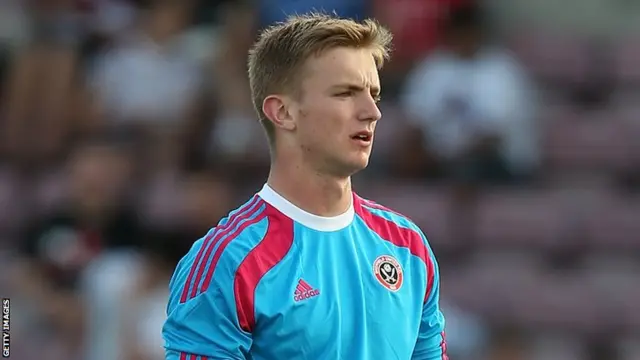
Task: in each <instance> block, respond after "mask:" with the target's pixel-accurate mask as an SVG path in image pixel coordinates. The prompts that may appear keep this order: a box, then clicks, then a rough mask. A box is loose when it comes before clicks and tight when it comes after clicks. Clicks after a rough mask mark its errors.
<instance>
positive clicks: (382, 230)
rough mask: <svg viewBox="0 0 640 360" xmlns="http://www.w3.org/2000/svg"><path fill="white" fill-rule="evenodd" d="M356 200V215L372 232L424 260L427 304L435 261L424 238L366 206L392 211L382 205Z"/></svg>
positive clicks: (356, 198)
mask: <svg viewBox="0 0 640 360" xmlns="http://www.w3.org/2000/svg"><path fill="white" fill-rule="evenodd" d="M354 198H355V201H354V203H355V204H354V207H355V211H356V213H357V214H358V215H359V216H360V217H361V218H362V219H363V220H364V222H365V223H366V224H367V226H368V227H369V228H370V229H371V230H372V231H374V232H375V233H376V234H378V235H379V236H380V237H381V238H382V239H384V240H386V241H388V242H390V243H392V244H394V245H395V246H398V247H403V248H406V249H409V251H410V252H411V254H412V255H414V256H417V257H419V258H420V259H422V261H423V262H424V264H425V266H426V267H427V289H426V291H425V295H424V302H425V303H426V302H427V299H428V298H429V294H430V293H431V289H432V288H433V281H434V277H435V268H434V264H433V261H431V256H430V255H429V250H428V249H427V246H426V245H425V243H424V240H423V239H422V236H421V235H420V234H419V233H417V232H416V231H413V230H411V229H407V228H404V227H402V226H399V225H398V224H396V223H394V222H393V221H390V220H387V219H385V218H383V217H380V216H378V215H376V214H374V213H372V212H371V211H369V210H367V208H366V207H365V206H370V207H372V208H376V209H379V210H384V211H391V210H388V209H386V208H385V207H383V206H381V205H377V204H375V203H372V202H369V201H367V200H364V199H361V198H360V197H357V196H355V197H354ZM371 204H374V205H375V206H372V205H371ZM363 205H364V206H363ZM391 212H393V211H391ZM396 214H397V213H396ZM398 215H400V214H398ZM400 216H402V215H400Z"/></svg>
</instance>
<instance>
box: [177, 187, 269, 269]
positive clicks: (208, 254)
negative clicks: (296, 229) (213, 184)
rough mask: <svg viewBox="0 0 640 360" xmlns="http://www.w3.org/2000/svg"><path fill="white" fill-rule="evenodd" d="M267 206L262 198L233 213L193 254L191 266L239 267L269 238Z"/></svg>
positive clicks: (203, 240)
mask: <svg viewBox="0 0 640 360" xmlns="http://www.w3.org/2000/svg"><path fill="white" fill-rule="evenodd" d="M266 208H267V205H266V203H265V202H264V201H263V200H262V199H260V198H259V197H258V196H253V197H252V198H251V199H249V201H247V202H245V203H244V204H242V205H241V206H239V207H237V208H236V209H234V210H232V211H231V212H229V213H228V214H227V215H226V216H225V217H223V218H222V219H221V220H220V221H219V222H218V224H217V225H216V226H215V227H213V228H211V229H210V230H209V231H208V232H207V233H206V234H205V235H204V236H202V237H201V238H200V239H198V240H196V241H195V242H194V243H193V246H192V247H191V249H190V250H189V253H188V254H187V257H188V258H189V261H188V262H189V263H193V262H197V263H201V262H202V261H212V262H219V261H220V259H221V258H222V259H224V261H225V262H226V263H228V264H230V263H233V264H235V265H234V266H237V265H238V263H239V262H241V261H242V259H244V258H245V257H246V256H247V255H248V253H249V252H250V251H251V250H252V249H253V247H255V246H256V245H257V244H258V243H259V242H260V241H261V240H262V239H263V238H264V236H265V234H266V231H267V217H268V212H267V211H266Z"/></svg>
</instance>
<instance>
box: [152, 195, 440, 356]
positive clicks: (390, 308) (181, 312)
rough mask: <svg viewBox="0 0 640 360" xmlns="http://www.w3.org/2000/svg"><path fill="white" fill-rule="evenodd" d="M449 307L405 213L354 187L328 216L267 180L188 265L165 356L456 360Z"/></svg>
mask: <svg viewBox="0 0 640 360" xmlns="http://www.w3.org/2000/svg"><path fill="white" fill-rule="evenodd" d="M438 302H439V275H438V265H437V263H436V260H435V258H434V255H433V253H432V251H431V249H430V247H429V244H428V243H427V239H426V238H425V236H424V235H423V233H422V232H421V231H420V229H419V228H418V227H417V226H416V225H415V224H414V223H413V222H411V221H410V220H408V219H407V218H406V217H404V216H402V215H399V214H397V213H395V212H393V211H391V210H389V209H386V208H384V207H382V206H380V205H378V204H376V203H374V202H371V201H369V200H365V199H362V198H360V197H358V196H357V195H355V194H354V196H353V206H352V207H351V209H350V210H349V211H348V212H346V213H344V214H342V215H340V216H336V217H330V218H328V217H320V216H316V215H313V214H310V213H308V212H305V211H303V210H301V209H300V208H298V207H296V206H295V205H293V204H291V203H290V202H288V201H287V200H286V199H284V198H283V197H281V196H280V195H278V194H277V193H275V192H274V191H273V190H272V189H271V188H270V187H268V186H265V187H264V188H263V189H262V191H260V192H259V193H258V194H256V195H255V196H254V197H253V198H252V199H251V200H250V201H249V202H247V203H246V204H244V205H243V206H241V207H240V208H239V209H237V210H235V211H233V212H232V213H231V214H230V215H229V216H228V217H227V218H225V219H223V220H222V221H221V222H220V224H219V225H218V226H216V227H215V228H213V229H212V230H211V231H210V232H209V233H208V234H207V236H205V237H204V238H203V239H200V240H198V241H197V242H196V243H195V244H194V245H193V247H192V249H191V250H190V251H189V253H188V254H187V255H186V256H185V257H184V258H183V259H182V260H181V261H180V263H179V264H178V266H177V268H176V270H175V273H174V275H173V277H172V279H171V283H170V298H169V304H168V307H167V315H168V318H167V320H166V323H165V325H164V327H163V331H162V332H163V337H164V340H165V347H166V359H168V360H178V359H180V360H184V359H187V360H199V359H205V360H206V359H254V360H267V359H269V360H271V359H314V360H316V359H332V360H333V359H345V360H365V359H367V360H368V359H384V360H393V359H401V360H409V359H426V360H436V359H438V360H441V359H447V355H446V344H445V339H444V318H443V316H442V313H441V312H440V307H439V305H438Z"/></svg>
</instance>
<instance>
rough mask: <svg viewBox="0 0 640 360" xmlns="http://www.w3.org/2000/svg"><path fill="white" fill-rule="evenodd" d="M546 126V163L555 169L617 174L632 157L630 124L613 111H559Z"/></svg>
mask: <svg viewBox="0 0 640 360" xmlns="http://www.w3.org/2000/svg"><path fill="white" fill-rule="evenodd" d="M552 116H553V118H551V119H549V121H548V122H547V123H546V124H545V131H544V139H545V141H546V146H545V148H546V151H547V156H546V157H547V160H548V163H549V165H550V166H551V168H552V169H553V170H562V171H571V170H585V169H588V170H594V171H602V170H604V171H616V170H619V169H621V168H624V167H625V166H627V161H628V158H629V156H631V152H632V147H631V136H630V129H629V125H628V124H626V123H625V122H623V121H614V119H616V118H617V117H616V116H615V115H614V114H612V113H611V111H604V112H590V113H577V112H575V111H572V110H571V109H565V110H564V111H562V110H561V111H560V112H557V113H555V114H553V115H552Z"/></svg>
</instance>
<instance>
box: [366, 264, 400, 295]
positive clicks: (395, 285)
mask: <svg viewBox="0 0 640 360" xmlns="http://www.w3.org/2000/svg"><path fill="white" fill-rule="evenodd" d="M373 273H374V275H375V276H376V279H377V280H378V282H379V283H380V284H382V286H384V287H385V288H387V289H389V290H391V291H394V292H395V291H398V290H400V288H401V287H402V278H403V275H402V267H401V266H400V263H399V262H398V260H396V259H395V258H394V257H392V256H389V255H382V256H379V257H378V258H377V259H376V261H374V262H373Z"/></svg>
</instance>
